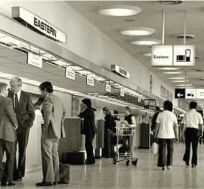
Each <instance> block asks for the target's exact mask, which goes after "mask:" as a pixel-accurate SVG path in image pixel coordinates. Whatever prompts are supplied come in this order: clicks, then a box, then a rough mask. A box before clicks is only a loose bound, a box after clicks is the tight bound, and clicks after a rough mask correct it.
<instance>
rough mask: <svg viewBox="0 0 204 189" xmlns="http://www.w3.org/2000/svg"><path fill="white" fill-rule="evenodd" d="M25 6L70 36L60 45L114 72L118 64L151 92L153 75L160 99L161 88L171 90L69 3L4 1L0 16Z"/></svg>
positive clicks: (0, 8) (2, 1)
mask: <svg viewBox="0 0 204 189" xmlns="http://www.w3.org/2000/svg"><path fill="white" fill-rule="evenodd" d="M12 6H21V7H23V8H26V9H28V10H29V11H31V12H33V13H35V14H37V15H38V16H41V17H42V18H44V19H46V20H48V21H49V22H51V23H52V24H53V25H55V26H57V27H58V28H60V29H61V30H62V31H64V32H66V33H67V36H68V41H67V44H59V45H61V46H63V47H65V48H67V49H69V50H70V51H72V52H74V53H76V54H77V55H79V56H81V57H83V58H86V59H88V60H89V61H91V62H93V63H95V64H97V65H99V66H102V67H104V68H107V69H110V65H111V64H118V65H120V66H121V67H123V68H125V69H126V70H127V71H129V72H130V75H131V78H130V80H129V81H130V83H132V84H134V85H135V86H139V87H141V88H142V89H145V90H147V91H149V88H150V82H149V78H150V74H152V75H153V89H152V91H153V94H155V95H157V96H160V85H161V84H162V85H163V86H165V87H166V88H168V89H170V88H169V87H168V86H167V85H166V84H165V83H163V82H162V81H161V80H160V79H159V78H158V77H157V76H156V75H155V74H153V73H151V72H150V71H148V70H147V69H146V68H145V67H144V66H143V65H142V64H140V63H139V62H138V61H137V60H136V59H134V58H133V57H132V56H130V54H128V53H127V52H126V51H125V50H124V49H122V48H121V47H120V46H118V45H117V44H116V43H115V42H113V41H112V40H111V39H109V38H108V37H107V36H106V35H105V34H103V33H102V32H100V31H99V30H98V29H97V28H96V27H95V26H94V25H93V24H91V23H90V22H89V21H88V20H86V19H85V18H84V17H82V16H81V15H80V14H78V13H77V12H76V11H75V10H74V9H73V8H71V7H69V6H68V4H67V3H65V2H52V1H47V2H42V1H40V2H36V1H35V2H23V1H6V0H1V1H0V13H2V14H3V15H6V16H8V17H11V7H12Z"/></svg>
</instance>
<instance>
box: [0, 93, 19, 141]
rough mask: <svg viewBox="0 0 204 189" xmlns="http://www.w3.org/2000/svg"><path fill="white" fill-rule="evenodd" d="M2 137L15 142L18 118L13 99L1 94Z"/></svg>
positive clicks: (0, 120) (0, 127)
mask: <svg viewBox="0 0 204 189" xmlns="http://www.w3.org/2000/svg"><path fill="white" fill-rule="evenodd" d="M0 107H1V108H0V139H2V140H5V141H9V142H15V141H16V130H15V127H16V126H17V124H18V123H17V119H16V114H15V112H14V110H13V105H12V100H11V99H10V98H8V97H3V96H1V95H0Z"/></svg>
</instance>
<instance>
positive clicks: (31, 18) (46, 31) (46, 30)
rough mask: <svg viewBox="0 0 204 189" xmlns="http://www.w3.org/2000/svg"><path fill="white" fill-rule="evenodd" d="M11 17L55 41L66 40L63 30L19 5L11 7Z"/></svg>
mask: <svg viewBox="0 0 204 189" xmlns="http://www.w3.org/2000/svg"><path fill="white" fill-rule="evenodd" d="M12 17H13V18H14V19H16V20H17V21H19V22H21V23H23V24H24V25H25V24H26V25H28V27H30V28H31V29H33V30H34V31H36V32H38V33H41V34H43V35H45V36H47V37H49V38H51V39H53V40H55V41H60V42H63V43H66V42H67V36H66V34H65V33H64V32H62V31H61V30H59V29H58V28H57V27H55V26H53V25H52V24H51V23H49V22H48V21H46V20H45V19H43V18H40V17H39V16H37V15H35V14H33V13H31V12H29V11H28V10H26V9H23V8H21V7H12Z"/></svg>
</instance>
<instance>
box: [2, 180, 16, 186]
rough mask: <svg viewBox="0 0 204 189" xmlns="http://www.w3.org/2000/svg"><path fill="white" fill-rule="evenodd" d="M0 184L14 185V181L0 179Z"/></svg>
mask: <svg viewBox="0 0 204 189" xmlns="http://www.w3.org/2000/svg"><path fill="white" fill-rule="evenodd" d="M1 186H15V183H13V182H11V181H1Z"/></svg>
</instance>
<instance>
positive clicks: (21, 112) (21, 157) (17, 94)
mask: <svg viewBox="0 0 204 189" xmlns="http://www.w3.org/2000/svg"><path fill="white" fill-rule="evenodd" d="M10 87H11V88H10V91H9V93H8V97H10V98H11V99H12V101H13V106H14V111H15V113H16V116H17V121H18V129H17V130H16V132H17V142H16V149H17V145H18V164H17V161H16V155H15V160H14V180H15V181H21V180H22V177H24V176H25V164H26V148H27V145H28V139H29V133H30V128H31V127H32V125H33V121H34V119H35V110H34V106H33V103H32V100H31V97H30V95H29V94H28V93H26V92H24V91H22V90H21V87H22V80H21V78H19V77H14V78H12V79H11V80H10Z"/></svg>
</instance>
